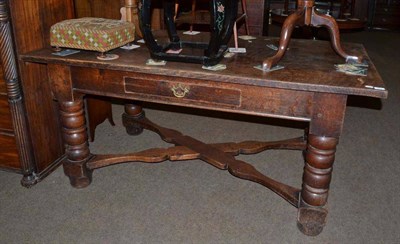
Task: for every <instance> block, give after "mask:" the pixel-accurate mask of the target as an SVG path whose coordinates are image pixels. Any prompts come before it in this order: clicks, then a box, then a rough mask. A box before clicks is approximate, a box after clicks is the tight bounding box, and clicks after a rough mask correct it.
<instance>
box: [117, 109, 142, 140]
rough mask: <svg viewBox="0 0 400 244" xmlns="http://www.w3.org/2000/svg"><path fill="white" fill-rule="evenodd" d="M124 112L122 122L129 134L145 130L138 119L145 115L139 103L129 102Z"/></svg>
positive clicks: (134, 134) (136, 133)
mask: <svg viewBox="0 0 400 244" xmlns="http://www.w3.org/2000/svg"><path fill="white" fill-rule="evenodd" d="M124 111H125V112H124V113H123V114H122V123H123V125H124V126H125V128H126V132H127V133H128V134H129V135H133V136H136V135H139V134H141V133H142V132H143V127H142V126H141V125H140V124H138V123H137V122H136V121H137V120H140V119H143V118H144V117H145V114H144V111H143V108H142V106H140V105H139V104H133V103H127V104H125V107H124Z"/></svg>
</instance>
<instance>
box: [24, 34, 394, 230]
mask: <svg viewBox="0 0 400 244" xmlns="http://www.w3.org/2000/svg"><path fill="white" fill-rule="evenodd" d="M165 36H166V34H165V35H164V37H165ZM162 38H163V37H162V36H157V39H158V40H160V41H161V40H162ZM182 38H188V39H190V40H191V41H196V40H197V41H199V40H198V39H197V38H202V36H201V35H198V36H184V37H182ZM203 38H207V37H204V36H203ZM239 41H241V40H239ZM277 41H278V40H276V39H275V40H274V39H268V40H266V39H265V38H263V37H259V38H257V39H256V40H253V42H252V43H251V44H250V43H248V42H247V41H241V43H240V46H243V47H245V48H246V49H247V53H246V54H238V55H237V56H236V57H234V58H231V59H224V60H223V61H222V62H223V63H224V64H226V65H227V69H226V70H222V71H217V72H215V71H206V70H204V69H202V68H201V65H198V64H188V63H174V62H168V63H167V64H166V66H163V67H154V66H147V65H145V63H146V60H147V59H148V58H149V53H148V50H147V48H145V47H144V46H142V47H141V48H139V49H136V50H133V51H126V50H121V49H118V50H115V51H113V52H115V53H116V54H118V55H119V56H120V58H119V59H117V60H114V61H111V62H109V61H100V60H97V59H96V58H94V57H93V55H92V53H90V52H81V53H78V54H74V55H71V56H69V57H67V58H60V57H56V56H54V55H51V52H52V51H51V50H49V49H41V50H37V51H34V52H31V53H28V54H25V55H23V56H22V59H23V60H24V61H25V62H28V63H27V64H26V65H27V66H28V67H29V66H31V65H37V63H42V64H47V65H48V69H47V72H48V75H49V81H48V84H50V85H51V86H52V91H53V93H54V95H55V96H56V97H57V100H58V102H59V105H60V111H61V121H62V131H63V133H64V139H65V143H66V145H67V147H66V155H67V159H66V160H65V161H64V163H63V165H64V171H65V173H66V175H67V176H69V178H70V181H71V184H72V185H73V186H74V187H77V188H80V187H86V186H88V185H89V184H90V183H91V180H92V171H93V170H95V169H97V168H101V167H105V166H110V165H114V164H119V163H123V162H147V163H156V162H161V161H164V160H168V159H169V160H172V161H174V160H188V159H196V158H199V159H201V160H203V161H205V162H207V163H209V164H211V165H213V166H215V167H216V168H218V169H223V170H228V171H229V172H230V173H231V174H232V175H234V176H236V177H239V178H242V179H246V180H250V181H254V182H257V183H259V184H262V185H264V186H265V187H268V188H269V189H271V190H272V191H274V192H275V193H277V194H278V195H279V196H281V197H282V198H284V199H285V200H286V201H288V202H289V203H290V204H292V205H293V206H295V207H296V208H298V219H297V221H298V226H299V228H300V230H301V231H303V232H304V233H305V234H307V235H317V234H319V233H320V232H321V231H322V228H323V226H324V225H325V221H326V216H327V209H326V208H325V206H326V203H327V198H328V191H329V184H330V180H331V175H332V166H333V162H334V156H335V151H336V145H337V144H338V140H339V137H340V135H341V132H342V126H343V120H344V114H345V110H346V100H347V96H348V95H359V96H368V97H377V98H386V97H387V91H386V90H385V87H384V84H383V81H382V80H381V78H380V76H379V74H378V73H377V71H376V69H375V67H374V65H373V64H372V62H371V60H369V58H368V56H367V54H366V52H365V50H364V49H363V47H362V45H359V44H346V45H345V46H344V47H345V49H346V50H348V51H349V52H351V53H354V54H356V55H357V56H363V58H364V59H365V60H367V61H368V63H369V64H370V67H369V70H368V76H366V77H359V76H353V75H347V74H344V73H339V72H336V71H335V68H334V64H336V63H341V62H343V60H342V58H341V57H339V56H338V55H336V54H335V53H334V52H333V51H332V49H331V46H330V45H329V43H328V42H325V41H311V40H292V41H291V43H290V50H289V51H288V52H287V53H286V56H285V59H283V60H282V63H281V64H282V65H283V66H285V68H284V69H281V70H277V71H274V72H270V73H265V72H262V71H260V70H257V69H255V68H253V66H255V65H258V64H261V63H262V62H263V59H265V58H266V57H268V56H271V55H272V54H273V53H272V52H273V51H272V50H270V49H267V48H265V46H266V45H267V44H271V43H276V42H277ZM291 50H296V51H291ZM322 54H323V55H322ZM233 69H234V72H233ZM87 94H93V95H101V96H109V97H112V98H114V99H124V100H125V99H128V100H129V99H132V100H135V101H148V102H154V103H160V104H170V105H176V106H185V107H192V108H202V109H210V110H217V111H225V112H232V113H238V114H250V115H256V116H264V117H275V118H281V119H288V120H297V121H303V122H308V123H309V127H308V128H307V129H306V131H305V136H304V137H303V136H301V137H299V138H294V139H289V140H283V141H278V142H254V141H247V142H242V143H220V144H205V143H203V142H201V141H198V140H196V139H194V138H192V137H189V136H184V135H182V134H181V133H180V132H178V131H175V130H172V129H168V128H164V127H161V126H158V125H156V124H154V123H152V122H151V121H150V120H148V119H147V118H146V117H145V116H144V113H143V111H142V109H141V108H140V107H139V106H136V107H133V108H132V109H131V110H130V111H127V112H128V113H129V114H128V115H129V116H131V122H132V123H131V124H129V125H127V126H128V127H129V126H133V127H136V128H144V129H148V130H151V131H154V132H156V133H158V134H159V135H160V136H161V137H162V138H163V139H164V140H165V141H166V142H169V143H172V144H175V146H172V147H170V148H164V149H163V148H153V149H148V150H145V151H141V152H135V153H131V154H125V155H94V154H91V152H90V149H89V145H88V143H87V138H88V136H87V133H86V123H85V116H84V114H85V111H84V109H83V97H84V96H85V95H87ZM267 149H292V150H300V151H302V152H303V153H304V155H305V161H306V163H305V167H304V173H303V184H302V187H301V189H300V188H294V187H291V186H288V185H285V184H283V183H280V182H278V181H275V180H273V179H271V178H269V177H267V176H265V175H263V174H261V173H260V172H259V171H257V170H256V169H255V168H254V167H253V166H251V165H250V164H249V163H246V162H244V161H240V160H236V159H235V158H234V156H233V155H238V154H240V153H244V154H252V153H258V152H261V151H264V150H267ZM301 155H302V153H300V154H299V156H301Z"/></svg>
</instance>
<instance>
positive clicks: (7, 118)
mask: <svg viewBox="0 0 400 244" xmlns="http://www.w3.org/2000/svg"><path fill="white" fill-rule="evenodd" d="M0 129H5V130H13V125H12V120H11V113H10V107H9V105H8V98H7V96H5V95H0Z"/></svg>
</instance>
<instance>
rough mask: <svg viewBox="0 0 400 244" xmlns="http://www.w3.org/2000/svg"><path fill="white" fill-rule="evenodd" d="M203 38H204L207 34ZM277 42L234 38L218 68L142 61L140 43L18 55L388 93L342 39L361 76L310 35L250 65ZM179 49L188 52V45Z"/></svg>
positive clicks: (356, 48)
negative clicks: (343, 68)
mask: <svg viewBox="0 0 400 244" xmlns="http://www.w3.org/2000/svg"><path fill="white" fill-rule="evenodd" d="M203 38H204V37H203ZM181 39H184V40H192V39H193V40H198V39H199V37H196V36H188V35H183V36H181ZM204 41H208V39H207V36H206V37H205V39H204ZM278 41H279V40H278V39H277V38H270V37H263V36H260V37H257V39H255V40H252V41H251V42H249V41H243V40H239V46H240V47H245V48H246V49H247V53H245V54H236V55H235V56H234V57H232V58H224V59H223V60H222V61H221V63H222V64H226V66H227V69H225V70H221V71H209V70H204V69H202V65H201V64H190V63H182V62H167V64H166V65H165V66H149V65H146V61H147V59H149V58H150V54H149V51H148V49H147V48H146V47H145V45H144V44H140V45H141V47H140V48H138V49H134V50H130V51H127V50H123V49H115V50H112V51H111V52H110V53H115V54H118V55H119V56H120V58H119V59H117V60H112V61H101V60H98V59H97V58H96V53H95V52H90V51H81V52H79V53H76V54H73V55H70V56H67V57H60V56H56V55H52V53H53V52H54V51H53V50H52V49H50V47H49V48H47V49H41V50H36V51H33V52H30V53H27V54H24V55H22V56H21V57H20V58H21V59H22V60H24V61H26V62H37V63H58V64H65V65H70V66H80V67H91V68H98V69H111V70H121V71H131V72H140V73H145V74H157V75H167V76H178V77H186V78H193V79H204V80H213V81H221V82H228V83H237V84H244V85H255V86H265V87H274V88H284V89H291V90H302V91H314V92H327V93H338V94H346V95H360V96H369V97H377V98H386V97H387V94H388V92H387V90H386V88H385V85H384V83H383V81H382V78H381V77H380V75H379V73H378V72H377V70H376V68H375V66H374V65H373V63H372V62H371V60H370V59H369V57H368V55H367V53H366V51H365V49H364V47H363V46H362V45H361V44H354V43H342V46H343V49H344V50H345V51H346V52H347V53H349V54H351V55H355V56H362V57H363V59H365V60H366V61H367V62H368V64H369V68H368V75H367V76H357V75H348V74H344V73H341V72H338V71H336V70H335V67H334V65H335V64H339V63H344V62H345V60H343V58H341V57H339V56H338V55H337V54H336V53H335V52H334V50H333V49H332V48H331V45H330V42H327V41H316V40H297V39H292V40H291V42H290V45H289V49H288V51H287V52H286V54H285V56H284V57H283V59H282V60H281V61H280V63H279V65H282V66H284V69H280V70H276V71H271V72H263V71H261V70H258V69H255V68H254V66H257V65H261V64H262V62H263V60H264V59H265V58H267V57H269V56H272V55H273V54H274V53H275V51H274V50H272V49H270V48H268V47H267V44H274V45H275V46H278ZM159 42H161V41H159ZM185 51H186V52H188V53H190V52H191V51H192V50H184V52H185Z"/></svg>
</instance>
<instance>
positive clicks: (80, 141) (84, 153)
mask: <svg viewBox="0 0 400 244" xmlns="http://www.w3.org/2000/svg"><path fill="white" fill-rule="evenodd" d="M47 71H48V74H49V80H50V83H51V88H52V93H53V94H54V97H55V98H56V100H57V101H58V104H59V110H60V117H61V125H62V131H61V133H62V136H63V142H64V147H65V155H66V159H65V161H64V162H63V166H64V173H65V174H66V175H67V176H68V177H69V179H70V182H71V185H72V186H73V187H76V188H83V187H86V186H88V185H89V184H90V183H91V181H92V171H91V170H89V169H88V168H87V167H86V163H87V161H88V160H89V159H90V157H91V154H90V150H89V144H88V133H87V128H86V120H85V110H84V102H83V95H82V94H80V93H75V92H74V91H73V90H74V89H73V82H72V75H71V70H70V67H68V66H64V65H59V64H48V65H47Z"/></svg>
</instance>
